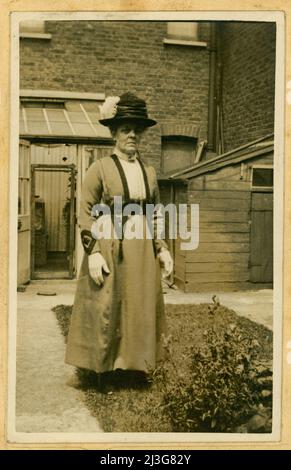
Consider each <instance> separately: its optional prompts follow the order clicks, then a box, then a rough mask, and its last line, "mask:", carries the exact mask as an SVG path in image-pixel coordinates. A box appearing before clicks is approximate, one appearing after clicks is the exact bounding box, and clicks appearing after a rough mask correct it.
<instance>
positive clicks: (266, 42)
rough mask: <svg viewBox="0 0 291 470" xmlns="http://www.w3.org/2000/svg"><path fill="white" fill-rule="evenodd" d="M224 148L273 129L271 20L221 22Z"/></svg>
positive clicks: (273, 57) (272, 43) (272, 26)
mask: <svg viewBox="0 0 291 470" xmlns="http://www.w3.org/2000/svg"><path fill="white" fill-rule="evenodd" d="M219 30H220V39H221V42H220V49H221V60H222V69H223V115H224V139H225V151H227V150H230V149H233V148H235V147H238V146H240V145H243V144H245V143H248V142H250V141H251V140H254V139H256V138H259V137H262V136H264V135H266V134H268V133H271V132H273V128H274V81H275V37H276V26H275V24H273V23H233V22H232V23H229V24H227V23H221V24H220V25H219Z"/></svg>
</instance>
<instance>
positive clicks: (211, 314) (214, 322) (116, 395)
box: [54, 301, 273, 432]
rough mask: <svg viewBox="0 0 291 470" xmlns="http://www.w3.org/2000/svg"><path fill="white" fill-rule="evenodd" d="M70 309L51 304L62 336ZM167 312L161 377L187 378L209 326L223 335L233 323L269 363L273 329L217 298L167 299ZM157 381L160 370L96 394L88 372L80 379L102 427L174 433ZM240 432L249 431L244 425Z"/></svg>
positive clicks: (96, 390) (174, 379)
mask: <svg viewBox="0 0 291 470" xmlns="http://www.w3.org/2000/svg"><path fill="white" fill-rule="evenodd" d="M71 310H72V307H71V306H64V305H59V306H57V307H55V308H54V311H55V313H56V316H57V319H58V322H59V325H60V328H61V331H62V333H63V335H64V336H66V335H67V332H68V327H69V321H70V315H71ZM166 314H167V324H168V335H169V338H170V341H169V342H170V351H171V352H170V354H169V358H168V360H167V361H166V363H165V367H166V369H167V371H168V372H167V377H166V379H165V380H166V381H169V382H172V384H173V385H174V386H176V384H177V383H180V382H181V380H182V381H183V380H184V379H183V378H185V377H189V374H190V373H191V372H190V370H191V368H190V362H191V361H190V358H191V357H192V358H193V348H194V350H195V351H199V350H201V349H203V348H205V344H206V343H205V341H206V339H205V332H206V331H209V330H212V331H214V332H215V334H216V333H217V334H218V335H220V334H221V335H223V334H224V333H225V331H226V328H227V326H228V325H235V326H236V327H237V328H238V329H239V331H240V332H241V333H242V336H243V337H247V338H248V339H250V340H255V341H256V343H257V346H258V347H257V356H256V360H258V361H263V362H264V363H268V364H270V365H271V363H272V348H273V336H272V332H271V331H270V330H269V329H268V328H266V327H264V326H262V325H259V324H257V323H255V322H252V321H250V320H248V319H246V318H244V317H240V316H238V315H237V314H236V313H235V312H234V311H232V310H229V309H228V308H226V307H224V306H221V305H219V302H216V301H214V303H213V304H200V305H171V304H168V305H166ZM173 361H174V366H173ZM164 377H165V376H164ZM161 380H162V379H161V375H160V374H157V375H156V376H155V374H154V377H153V382H152V383H151V385H150V386H147V387H145V386H143V387H141V386H140V387H139V386H137V385H136V384H135V383H132V387H128V388H120V387H116V388H115V389H113V391H110V392H109V393H100V392H99V391H98V388H97V387H96V383H94V381H92V380H91V379H90V378H88V377H87V379H86V378H83V389H84V397H85V402H86V404H87V406H88V408H89V409H90V411H91V413H92V414H93V415H94V416H96V418H98V420H99V422H100V424H101V426H102V428H103V430H104V431H105V432H173V422H172V420H171V418H170V416H169V414H168V413H167V412H166V406H165V401H164V396H165V387H164V385H165V384H162V383H161ZM266 393H267V392H266ZM182 394H183V391H182ZM188 430H189V429H188V428H186V426H185V429H183V427H182V428H181V426H180V428H179V431H185V432H186V431H188ZM237 432H238V431H237ZM243 432H247V431H246V430H245V429H243ZM265 432H270V431H265Z"/></svg>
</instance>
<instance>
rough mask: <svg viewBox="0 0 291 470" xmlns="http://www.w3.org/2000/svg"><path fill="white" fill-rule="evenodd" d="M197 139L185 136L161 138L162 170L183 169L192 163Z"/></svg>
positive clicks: (167, 172)
mask: <svg viewBox="0 0 291 470" xmlns="http://www.w3.org/2000/svg"><path fill="white" fill-rule="evenodd" d="M196 144H197V139H194V138H192V137H186V136H167V137H163V138H162V172H163V173H164V174H169V173H173V172H175V171H179V170H183V169H184V168H187V167H189V166H191V165H192V164H193V163H194V158H195V151H196Z"/></svg>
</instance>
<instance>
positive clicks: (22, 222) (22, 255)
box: [17, 140, 31, 285]
mask: <svg viewBox="0 0 291 470" xmlns="http://www.w3.org/2000/svg"><path fill="white" fill-rule="evenodd" d="M30 226H31V213H30V144H29V142H27V141H25V140H21V141H20V147H19V173H18V247H17V285H20V284H25V283H26V282H28V281H29V280H30V240H31V229H30Z"/></svg>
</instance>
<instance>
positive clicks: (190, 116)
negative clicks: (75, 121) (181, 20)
mask: <svg viewBox="0 0 291 470" xmlns="http://www.w3.org/2000/svg"><path fill="white" fill-rule="evenodd" d="M166 30H167V25H166V23H165V22H129V21H125V22H119V21H114V22H106V21H98V22H97V21H91V22H88V21H78V22H76V21H75V22H74V21H63V22H61V21H57V22H55V21H49V22H47V23H46V31H47V32H49V33H51V34H52V39H51V40H50V41H43V40H35V39H34V40H31V39H22V40H21V48H20V81H21V88H24V89H46V90H66V91H78V92H104V93H105V94H106V95H115V94H121V93H122V92H124V91H128V90H130V91H133V92H135V93H137V94H138V95H140V96H141V97H143V98H145V99H146V101H147V103H148V110H149V114H150V115H152V116H153V117H154V118H156V119H157V120H158V121H159V123H160V124H165V123H167V122H169V121H171V122H176V123H181V122H182V123H183V122H185V123H188V124H189V123H190V124H193V125H198V126H199V137H200V138H202V139H206V138H207V113H208V76H209V69H208V67H209V52H208V50H207V49H206V48H195V47H188V46H186V47H185V46H177V45H164V44H163V38H164V37H166ZM200 32H201V39H202V40H207V38H208V34H209V28H208V25H207V24H201V27H200ZM142 152H143V154H144V155H145V156H146V158H147V160H148V161H149V162H150V163H152V164H154V165H155V167H156V169H157V170H159V167H160V158H161V128H160V126H155V127H154V128H151V129H149V130H148V131H147V135H146V136H145V139H144V143H143V147H142Z"/></svg>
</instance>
